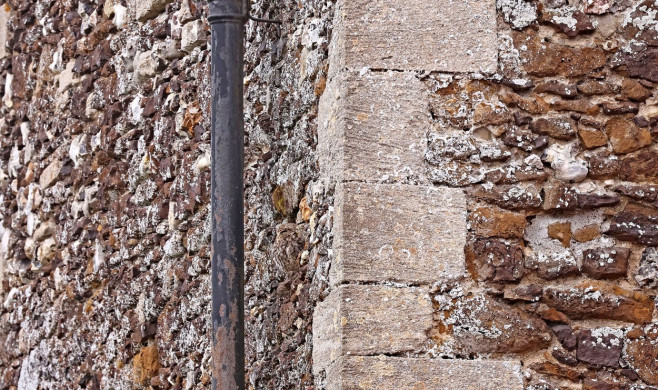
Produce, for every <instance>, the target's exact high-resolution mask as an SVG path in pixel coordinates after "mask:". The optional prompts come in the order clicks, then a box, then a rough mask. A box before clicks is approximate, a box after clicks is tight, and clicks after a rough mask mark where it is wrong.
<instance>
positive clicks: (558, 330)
mask: <svg viewBox="0 0 658 390" xmlns="http://www.w3.org/2000/svg"><path fill="white" fill-rule="evenodd" d="M551 330H553V333H555V336H557V339H558V341H559V342H560V344H562V346H563V347H564V349H566V350H567V351H573V350H574V349H576V346H577V345H578V335H576V333H575V332H574V331H573V328H571V325H568V324H553V325H551Z"/></svg>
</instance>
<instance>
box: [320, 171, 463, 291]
mask: <svg viewBox="0 0 658 390" xmlns="http://www.w3.org/2000/svg"><path fill="white" fill-rule="evenodd" d="M335 208H336V212H335V216H334V221H335V222H334V237H335V238H334V253H335V257H334V260H333V263H332V267H331V274H330V278H331V283H333V284H338V283H342V282H346V281H364V282H366V281H374V282H382V281H392V282H401V283H414V284H431V283H434V282H436V281H440V280H445V279H452V278H459V277H461V276H463V275H464V274H465V272H466V267H465V260H464V246H465V244H466V199H465V195H464V193H463V191H462V190H460V189H454V188H446V187H425V186H412V185H405V184H365V183H345V184H343V185H339V186H338V188H337V195H336V202H335Z"/></svg>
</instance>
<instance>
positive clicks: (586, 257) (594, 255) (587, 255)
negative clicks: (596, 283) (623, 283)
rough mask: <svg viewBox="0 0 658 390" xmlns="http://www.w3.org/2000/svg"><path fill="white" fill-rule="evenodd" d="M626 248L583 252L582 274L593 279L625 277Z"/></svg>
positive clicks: (626, 263) (628, 254) (627, 255)
mask: <svg viewBox="0 0 658 390" xmlns="http://www.w3.org/2000/svg"><path fill="white" fill-rule="evenodd" d="M630 255H631V251H630V249H628V248H618V247H614V248H599V249H588V250H585V251H583V267H582V269H583V272H584V273H586V274H587V275H589V276H591V277H593V278H595V279H613V278H619V277H624V276H626V269H627V267H628V258H629V257H630Z"/></svg>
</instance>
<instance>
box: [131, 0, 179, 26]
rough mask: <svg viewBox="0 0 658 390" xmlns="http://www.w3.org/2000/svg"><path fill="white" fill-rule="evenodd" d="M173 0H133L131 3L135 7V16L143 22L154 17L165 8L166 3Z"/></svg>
mask: <svg viewBox="0 0 658 390" xmlns="http://www.w3.org/2000/svg"><path fill="white" fill-rule="evenodd" d="M172 1H173V0H133V1H132V4H133V6H134V8H135V17H136V18H137V20H139V21H140V22H145V21H147V20H149V19H151V18H154V17H156V16H158V14H160V12H162V11H164V10H165V7H166V6H167V4H169V3H171V2H172Z"/></svg>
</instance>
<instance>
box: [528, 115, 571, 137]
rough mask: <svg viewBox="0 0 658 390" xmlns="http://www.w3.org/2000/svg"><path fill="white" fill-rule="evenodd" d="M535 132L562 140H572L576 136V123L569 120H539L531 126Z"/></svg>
mask: <svg viewBox="0 0 658 390" xmlns="http://www.w3.org/2000/svg"><path fill="white" fill-rule="evenodd" d="M530 128H531V129H532V131H533V132H535V133H538V134H542V135H548V136H551V137H553V138H557V139H561V140H570V139H572V138H573V137H574V136H575V134H576V131H575V128H576V123H575V122H574V121H573V120H571V119H567V118H539V119H537V120H535V121H534V122H532V123H531V124H530Z"/></svg>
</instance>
